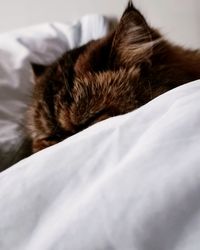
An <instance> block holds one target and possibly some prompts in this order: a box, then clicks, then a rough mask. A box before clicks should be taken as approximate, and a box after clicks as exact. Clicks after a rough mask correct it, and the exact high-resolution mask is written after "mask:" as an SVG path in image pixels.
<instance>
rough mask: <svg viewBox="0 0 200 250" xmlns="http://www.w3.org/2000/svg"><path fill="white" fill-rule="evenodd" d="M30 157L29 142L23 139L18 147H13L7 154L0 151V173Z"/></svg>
mask: <svg viewBox="0 0 200 250" xmlns="http://www.w3.org/2000/svg"><path fill="white" fill-rule="evenodd" d="M30 155H31V142H30V140H28V139H26V138H24V139H23V140H22V143H21V144H20V145H15V147H14V146H13V148H11V149H10V151H9V152H4V151H3V150H2V149H0V172H2V171H3V170H5V169H7V168H9V167H11V166H12V165H13V164H15V163H17V162H19V161H20V160H22V159H24V158H26V157H28V156H30Z"/></svg>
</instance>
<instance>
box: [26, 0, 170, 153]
mask: <svg viewBox="0 0 200 250" xmlns="http://www.w3.org/2000/svg"><path fill="white" fill-rule="evenodd" d="M167 46H168V45H167V43H166V42H165V41H164V40H163V39H162V37H161V35H160V34H159V33H158V32H157V31H156V30H154V29H152V28H151V27H150V26H149V25H148V24H147V22H146V20H145V18H144V17H143V16H142V14H141V13H140V12H139V11H138V10H137V9H136V8H135V7H134V5H133V4H132V2H131V1H130V2H129V4H128V6H127V8H126V10H125V12H124V14H123V15H122V18H121V20H120V21H119V23H118V25H117V26H116V28H115V30H114V31H112V32H111V33H110V34H109V35H108V36H106V37H104V38H102V39H99V40H97V41H91V42H89V43H88V44H86V45H84V46H83V47H80V48H78V49H75V50H72V51H69V52H67V53H66V54H64V55H63V57H62V58H61V59H59V60H57V61H56V62H55V63H54V64H52V65H50V66H46V67H43V66H39V65H33V69H34V72H35V79H36V84H35V86H34V93H33V102H32V105H31V107H30V108H29V111H28V118H27V120H28V130H29V134H30V136H31V139H32V142H33V151H34V152H36V151H39V150H41V149H43V148H45V147H48V146H50V145H53V144H55V143H57V142H60V141H62V140H63V139H65V138H67V137H69V136H71V135H73V134H75V133H77V132H79V131H81V130H83V129H85V128H87V127H89V126H91V125H92V124H94V123H96V122H98V121H101V120H104V119H107V118H109V117H112V116H116V115H119V114H124V113H127V112H129V111H132V110H134V109H136V108H137V107H139V106H141V105H142V104H144V103H146V102H147V101H149V100H150V99H151V98H153V97H154V96H156V95H157V94H156V90H155V91H153V92H152V88H153V87H152V86H149V80H147V81H146V80H145V79H146V78H148V79H151V77H152V71H151V69H152V67H155V66H153V65H155V64H156V65H159V67H160V68H162V63H161V64H160V63H159V62H160V61H161V60H162V58H164V55H165V52H164V50H165V48H166V47H167ZM156 74H157V75H159V74H160V71H159V70H158V72H156ZM146 83H147V84H146Z"/></svg>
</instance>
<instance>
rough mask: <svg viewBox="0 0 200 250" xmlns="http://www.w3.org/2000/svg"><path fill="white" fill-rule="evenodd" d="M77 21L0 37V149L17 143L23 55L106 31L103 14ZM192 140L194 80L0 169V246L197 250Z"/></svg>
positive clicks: (196, 103)
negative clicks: (72, 24)
mask: <svg viewBox="0 0 200 250" xmlns="http://www.w3.org/2000/svg"><path fill="white" fill-rule="evenodd" d="M93 18H94V19H93ZM82 20H85V21H81V22H80V23H78V24H76V25H75V26H66V25H63V24H53V25H52V24H45V25H42V26H38V27H33V28H30V29H29V28H28V29H26V30H21V31H18V32H14V33H9V34H7V35H4V36H3V37H2V39H0V43H1V44H0V49H1V50H0V51H1V52H0V59H1V60H0V76H1V77H0V78H1V79H0V126H1V128H0V148H1V150H3V152H5V153H6V152H7V153H8V155H9V154H10V152H11V149H12V148H13V147H15V146H16V144H17V143H18V142H19V143H21V137H20V132H19V130H20V126H19V125H18V123H19V121H21V120H22V119H23V114H24V110H25V109H26V103H27V102H28V100H29V98H28V94H29V93H30V90H31V87H32V85H31V81H30V80H31V79H30V75H31V72H30V71H31V68H30V65H29V64H30V61H32V60H33V61H34V62H46V63H49V62H50V61H52V60H54V58H56V57H58V56H59V55H60V54H61V53H62V51H64V50H65V49H69V48H71V47H74V46H76V45H79V44H82V43H84V42H86V41H87V39H90V38H92V37H98V36H100V35H103V34H104V33H106V31H107V22H106V21H105V19H103V18H102V17H98V16H93V17H86V19H82ZM95 20H96V23H95ZM84 24H85V25H86V26H84ZM93 25H94V26H93ZM97 25H99V29H97V28H96V27H97ZM80 27H82V28H83V27H87V28H83V30H84V31H86V30H87V31H88V33H87V35H85V34H86V33H85V32H83V33H82V32H81V30H82V28H80ZM98 30H99V33H98ZM80 34H82V35H81V36H80V37H79V35H80ZM66 41H67V42H66ZM199 145H200V81H196V82H192V83H188V84H186V85H184V86H181V87H179V88H176V89H174V90H172V91H169V92H167V93H165V94H164V95H162V96H160V97H158V98H156V99H155V100H153V101H151V102H150V103H148V104H146V105H145V106H143V107H141V108H140V109H138V110H136V111H133V112H131V113H129V114H126V115H123V116H118V117H114V118H111V119H108V120H105V121H103V122H100V123H98V124H96V125H94V126H91V127H90V128H88V129H86V130H84V131H82V132H81V133H78V134H76V135H74V136H72V137H70V138H68V139H66V140H65V141H63V142H61V143H59V144H57V145H55V146H52V147H50V148H47V149H45V150H43V151H41V152H38V153H37V154H34V155H32V156H31V157H29V158H27V159H24V160H22V161H21V162H19V163H17V164H16V165H14V166H12V167H11V168H9V169H8V170H6V171H4V172H2V173H0V215H1V217H0V249H1V250H86V249H87V250H94V249H95V250H96V249H116V250H122V249H123V250H197V249H199V247H200V240H199V239H200V154H199V148H200V146H199ZM2 155H3V156H4V154H2ZM0 159H1V163H2V158H0Z"/></svg>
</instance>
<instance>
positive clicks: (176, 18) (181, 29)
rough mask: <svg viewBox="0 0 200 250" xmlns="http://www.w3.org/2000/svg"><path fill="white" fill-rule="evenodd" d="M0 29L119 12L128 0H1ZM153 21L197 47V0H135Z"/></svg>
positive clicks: (199, 39)
mask: <svg viewBox="0 0 200 250" xmlns="http://www.w3.org/2000/svg"><path fill="white" fill-rule="evenodd" d="M0 1H1V2H0V3H1V8H0V20H1V21H0V32H5V31H9V30H13V29H16V28H19V27H24V26H29V25H35V24H38V23H42V22H53V21H60V22H70V21H74V20H76V19H78V18H79V17H81V16H82V15H85V14H88V13H100V14H105V15H112V16H120V14H121V13H122V12H123V9H124V7H125V6H126V4H127V1H128V0H83V1H81V0H70V1H69V0H17V1H13V0H6V1H3V0H0ZM134 3H136V6H138V7H140V8H141V9H142V10H143V12H144V13H145V15H146V16H147V17H148V20H150V21H151V23H152V24H154V25H156V26H158V27H161V28H162V31H163V33H165V34H166V35H167V36H169V37H170V38H171V39H173V40H175V41H177V42H178V43H180V42H181V43H182V44H185V45H187V46H193V47H199V44H200V29H199V27H198V24H199V21H200V1H199V0H167V1H166V0H135V1H134Z"/></svg>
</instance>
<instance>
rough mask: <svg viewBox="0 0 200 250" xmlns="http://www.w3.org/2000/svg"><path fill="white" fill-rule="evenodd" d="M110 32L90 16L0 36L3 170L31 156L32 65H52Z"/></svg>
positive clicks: (0, 151) (104, 22) (105, 22)
mask: <svg viewBox="0 0 200 250" xmlns="http://www.w3.org/2000/svg"><path fill="white" fill-rule="evenodd" d="M108 28H109V22H108V20H107V19H106V18H104V17H103V16H100V15H88V16H85V17H83V18H82V19H81V20H80V21H78V22H76V23H74V24H72V25H66V24H63V23H46V24H42V25H38V26H34V27H29V28H25V29H21V30H18V31H14V32H9V33H7V34H2V35H0V169H4V168H6V167H8V166H10V165H11V164H13V163H15V162H17V161H18V160H20V159H21V158H23V157H25V156H26V154H28V153H29V152H27V149H28V146H29V145H28V144H29V142H28V141H27V140H26V138H25V126H24V124H25V121H24V116H25V112H26V109H27V104H28V103H29V101H30V96H31V90H32V86H33V75H32V71H31V67H30V62H35V63H40V64H49V63H51V62H52V61H54V60H55V59H56V58H58V57H59V56H61V55H62V53H64V52H65V51H66V50H69V49H72V48H74V47H77V46H80V45H82V44H84V43H86V42H87V41H89V40H91V39H97V38H99V37H101V36H104V35H105V34H106V33H107V31H108ZM25 149H26V150H25Z"/></svg>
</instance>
